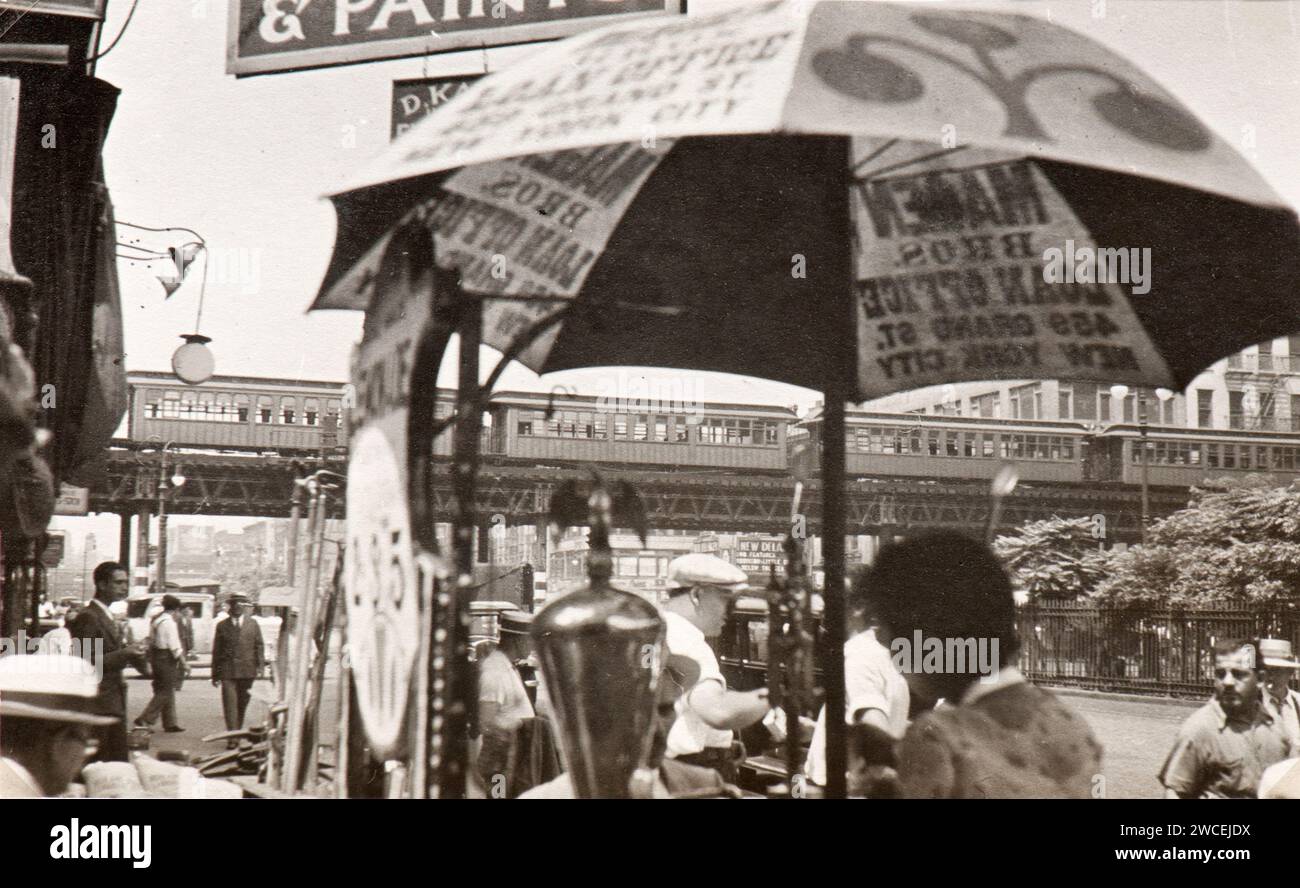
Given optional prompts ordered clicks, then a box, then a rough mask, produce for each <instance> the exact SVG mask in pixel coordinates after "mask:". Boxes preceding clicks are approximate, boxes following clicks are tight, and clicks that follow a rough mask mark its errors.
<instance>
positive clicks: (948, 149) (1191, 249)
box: [314, 2, 1300, 398]
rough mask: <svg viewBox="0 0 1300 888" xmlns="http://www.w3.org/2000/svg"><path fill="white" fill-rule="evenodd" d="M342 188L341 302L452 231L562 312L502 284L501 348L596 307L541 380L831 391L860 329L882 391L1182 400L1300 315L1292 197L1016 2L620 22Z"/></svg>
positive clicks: (490, 315) (578, 41)
mask: <svg viewBox="0 0 1300 888" xmlns="http://www.w3.org/2000/svg"><path fill="white" fill-rule="evenodd" d="M333 199H334V202H335V205H336V208H337V211H338V214H339V234H338V239H337V244H336V247H335V253H334V257H333V261H332V263H331V266H330V268H329V270H328V272H327V276H326V279H325V282H324V284H323V286H322V288H321V292H320V295H319V296H318V298H317V300H316V302H315V305H314V307H315V308H352V309H365V308H366V307H367V306H368V305H369V302H370V299H371V298H372V296H373V294H374V292H375V287H376V285H380V287H381V289H382V288H383V283H384V280H385V276H384V273H383V270H382V268H381V259H382V258H383V256H384V254H385V252H386V250H388V248H389V246H390V241H391V240H392V239H393V238H394V237H395V236H396V234H397V232H402V231H404V232H406V233H407V235H409V232H410V230H411V229H412V227H415V228H416V229H417V230H418V229H419V228H420V227H423V228H427V229H428V230H431V231H433V232H434V235H435V253H436V256H437V257H438V261H439V263H440V264H442V265H445V266H449V267H450V266H455V267H459V268H460V269H461V272H462V275H463V277H464V281H465V286H466V288H467V289H469V290H471V291H477V292H480V293H502V294H512V295H516V296H549V297H553V298H554V299H555V300H560V302H559V303H557V302H548V301H541V302H533V303H529V302H526V301H520V300H518V299H516V300H511V301H501V302H490V303H489V307H488V309H487V316H486V321H485V328H484V341H485V342H486V343H487V344H489V345H494V346H496V347H498V348H504V347H506V346H507V345H508V344H509V343H510V341H511V340H512V339H513V338H514V337H515V336H516V335H517V334H518V333H519V332H520V331H521V330H522V329H524V328H526V327H527V326H528V324H529V322H531V321H532V320H535V319H536V318H538V317H540V316H544V315H546V314H548V313H549V312H552V311H554V310H555V308H556V307H557V304H562V302H563V301H567V300H576V302H575V303H574V305H573V306H572V311H571V314H570V315H569V316H568V317H566V319H565V321H564V323H563V325H561V326H559V327H557V328H554V329H551V330H550V331H549V333H548V334H547V335H545V336H543V337H541V338H540V339H539V340H538V341H536V342H535V343H534V344H533V345H532V346H531V347H529V348H528V349H526V350H525V351H524V352H523V353H522V355H521V360H522V361H523V363H525V364H526V365H527V366H529V367H531V368H532V369H534V370H537V371H543V372H544V371H550V370H559V369H565V368H570V367H579V366H599V365H610V364H624V365H651V366H673V367H688V368H695V369H706V370H717V371H724V372H731V373H739V374H746V375H752V376H760V377H766V378H771V379H777V380H781V381H784V382H789V383H793V384H796V385H804V386H811V387H821V386H823V385H824V383H825V382H826V380H827V378H828V376H835V375H837V374H836V373H835V369H836V368H835V367H834V366H832V365H834V364H836V363H837V362H839V361H843V362H844V363H843V365H842V366H843V368H844V369H845V370H846V371H847V369H848V367H847V364H848V362H849V360H850V359H849V356H847V355H842V354H840V353H839V352H838V351H837V350H836V349H834V348H830V347H829V345H830V343H832V342H840V341H844V340H848V341H849V342H851V343H853V344H854V345H853V354H854V355H855V356H856V361H855V368H856V372H854V373H852V374H851V379H848V380H846V381H845V385H846V388H847V389H848V390H849V392H850V393H851V394H852V395H854V396H856V397H861V398H867V397H875V396H879V395H883V394H886V393H889V392H893V391H898V390H904V389H910V388H915V387H919V386H923V385H930V384H934V383H943V382H954V381H958V380H969V379H993V378H1026V377H1033V378H1058V379H1086V380H1092V381H1098V382H1103V383H1109V382H1123V383H1128V384H1139V385H1149V386H1164V387H1168V388H1174V389H1181V388H1183V387H1184V386H1185V385H1186V384H1187V383H1188V382H1189V381H1190V380H1191V379H1192V377H1194V376H1195V375H1196V374H1197V373H1198V372H1200V371H1201V370H1202V369H1204V368H1205V367H1206V366H1207V365H1208V364H1210V363H1212V362H1213V361H1214V360H1216V359H1218V358H1220V357H1222V356H1224V355H1226V354H1229V353H1231V352H1234V351H1236V350H1239V349H1240V348H1242V347H1244V346H1246V345H1249V344H1251V343H1255V342H1259V341H1261V340H1264V339H1268V338H1270V337H1273V336H1277V335H1284V334H1288V333H1294V332H1297V331H1300V311H1298V310H1297V301H1296V291H1295V287H1296V282H1297V278H1298V277H1300V276H1298V275H1297V269H1298V268H1300V259H1298V258H1297V257H1298V256H1300V250H1297V247H1300V237H1298V229H1297V224H1296V217H1295V215H1294V213H1293V212H1292V211H1291V210H1290V209H1288V208H1286V207H1284V206H1283V205H1282V202H1281V200H1280V199H1279V198H1278V197H1277V195H1276V194H1274V193H1273V192H1272V191H1271V190H1270V188H1269V187H1268V186H1267V185H1266V184H1265V183H1264V182H1263V180H1262V179H1261V178H1260V177H1259V176H1258V174H1256V173H1255V171H1254V170H1253V169H1252V168H1251V167H1250V166H1249V165H1248V164H1247V163H1246V161H1245V160H1243V159H1242V158H1241V157H1240V156H1239V155H1238V154H1236V153H1235V152H1234V151H1233V150H1232V149H1231V148H1230V147H1229V146H1228V145H1227V144H1226V143H1225V142H1224V141H1223V140H1222V139H1220V138H1219V137H1217V136H1216V135H1215V134H1214V133H1213V132H1211V131H1210V130H1209V129H1207V128H1206V127H1205V126H1204V125H1203V124H1202V123H1200V122H1199V121H1198V120H1197V119H1196V118H1195V117H1194V116H1193V115H1192V114H1191V113H1190V112H1189V111H1188V110H1187V109H1186V108H1185V107H1183V106H1182V105H1181V104H1179V102H1178V101H1177V100H1176V99H1175V98H1173V97H1172V96H1171V95H1169V94H1168V93H1167V92H1166V91H1164V90H1163V89H1162V88H1161V87H1159V86H1158V85H1157V84H1156V83H1154V82H1153V81H1152V80H1151V79H1150V78H1149V77H1147V76H1146V75H1144V74H1143V73H1142V72H1141V71H1139V70H1138V69H1137V68H1136V67H1134V66H1133V65H1132V64H1130V63H1129V62H1127V61H1125V60H1124V59H1122V58H1120V57H1118V56H1117V55H1115V54H1114V53H1113V52H1111V51H1109V50H1107V49H1106V48H1104V47H1102V46H1100V45H1098V44H1097V43H1095V42H1094V41H1092V40H1090V39H1088V38H1086V37H1083V36H1081V35H1079V34H1077V33H1075V32H1073V31H1070V30H1067V29H1065V28H1062V27H1059V26H1056V25H1053V24H1051V23H1049V22H1045V21H1041V20H1038V19H1035V18H1031V17H1026V16H1021V15H1009V14H999V13H986V12H979V13H973V12H969V11H960V12H958V11H953V10H948V9H936V8H934V7H931V6H924V7H922V6H911V5H904V4H878V3H838V2H822V3H814V4H806V3H795V4H783V3H765V4H761V5H755V6H751V7H742V8H739V9H734V10H731V11H727V12H721V13H717V14H712V15H705V16H700V17H694V18H681V19H675V20H663V19H660V20H656V21H652V22H643V23H639V24H628V25H619V26H614V27H610V28H605V29H602V30H599V31H594V32H591V33H588V34H585V35H582V36H579V37H576V38H573V39H570V40H566V41H563V42H560V43H557V44H553V45H551V46H549V47H547V48H545V49H542V50H540V51H539V52H537V53H536V54H535V55H533V56H530V57H529V58H528V59H526V60H524V61H522V62H520V63H518V64H516V65H514V66H512V67H511V68H510V69H508V70H506V71H503V72H500V73H497V74H492V75H490V76H488V77H486V78H485V79H483V80H482V81H480V82H479V83H478V84H476V85H475V86H473V87H472V88H470V89H468V90H466V91H465V92H464V93H463V94H462V95H461V96H460V97H458V98H457V99H456V100H454V101H452V102H450V103H449V104H447V105H446V106H444V107H443V108H441V109H439V110H438V111H437V112H435V113H434V114H432V115H431V116H430V117H429V118H428V119H427V120H425V121H423V122H422V123H421V124H420V125H418V126H416V127H415V128H414V129H412V130H411V131H410V132H409V133H408V134H407V135H405V136H404V137H402V138H401V139H399V140H398V141H397V142H396V143H394V144H393V145H392V146H391V148H390V149H389V150H388V151H387V152H386V153H385V154H383V155H382V156H381V157H380V158H378V159H377V160H376V161H375V162H374V163H373V164H371V165H370V166H369V167H368V168H367V169H366V170H365V171H364V172H363V173H362V174H361V175H360V176H359V177H358V178H357V179H356V180H355V181H354V182H352V183H350V184H349V185H348V186H347V187H346V189H344V190H342V191H340V192H339V193H338V194H336V195H335V196H334V198H333ZM629 304H634V305H638V306H642V307H646V306H649V307H652V308H653V307H657V308H660V309H663V308H670V309H673V310H672V311H660V312H654V311H649V312H645V311H642V312H632V313H629V312H628V311H627V310H626V308H627V306H628V305H629ZM850 306H851V307H850ZM853 325H856V330H849V329H846V328H848V327H850V326H853Z"/></svg>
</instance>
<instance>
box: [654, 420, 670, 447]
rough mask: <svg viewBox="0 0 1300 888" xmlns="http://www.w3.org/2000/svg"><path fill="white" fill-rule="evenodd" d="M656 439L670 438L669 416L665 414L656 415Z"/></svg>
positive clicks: (664, 439)
mask: <svg viewBox="0 0 1300 888" xmlns="http://www.w3.org/2000/svg"><path fill="white" fill-rule="evenodd" d="M655 440H656V441H667V440H668V418H667V417H664V416H656V417H655Z"/></svg>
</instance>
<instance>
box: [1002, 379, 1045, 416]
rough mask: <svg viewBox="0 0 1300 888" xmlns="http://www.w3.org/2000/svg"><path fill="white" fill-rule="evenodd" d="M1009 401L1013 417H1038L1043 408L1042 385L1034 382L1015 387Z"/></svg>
mask: <svg viewBox="0 0 1300 888" xmlns="http://www.w3.org/2000/svg"><path fill="white" fill-rule="evenodd" d="M1009 403H1010V405H1011V418H1012V419H1038V418H1039V417H1040V415H1041V414H1042V410H1043V393H1042V386H1041V385H1039V384H1038V383H1033V384H1031V385H1022V386H1018V387H1017V388H1013V389H1012V390H1011V391H1010V398H1009Z"/></svg>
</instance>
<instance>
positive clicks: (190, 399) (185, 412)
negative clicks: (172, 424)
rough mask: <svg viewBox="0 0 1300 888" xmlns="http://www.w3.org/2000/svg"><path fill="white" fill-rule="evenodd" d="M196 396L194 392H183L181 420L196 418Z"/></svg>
mask: <svg viewBox="0 0 1300 888" xmlns="http://www.w3.org/2000/svg"><path fill="white" fill-rule="evenodd" d="M195 394H196V393H195V392H192V391H186V392H181V406H180V418H181V419H193V418H194V402H195Z"/></svg>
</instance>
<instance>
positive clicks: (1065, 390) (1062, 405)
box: [1056, 385, 1074, 419]
mask: <svg viewBox="0 0 1300 888" xmlns="http://www.w3.org/2000/svg"><path fill="white" fill-rule="evenodd" d="M1073 399H1074V390H1073V389H1071V388H1070V387H1069V386H1068V385H1063V386H1060V387H1059V388H1058V389H1057V391H1056V418H1057V419H1069V418H1070V416H1071V414H1072V413H1073V411H1072V410H1071V409H1070V402H1071V401H1072V400H1073Z"/></svg>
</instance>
